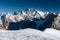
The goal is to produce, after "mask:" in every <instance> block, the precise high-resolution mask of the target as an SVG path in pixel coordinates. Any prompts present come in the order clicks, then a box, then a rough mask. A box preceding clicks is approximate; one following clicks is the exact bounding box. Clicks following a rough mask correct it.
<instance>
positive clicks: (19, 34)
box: [0, 29, 60, 40]
mask: <svg viewBox="0 0 60 40" xmlns="http://www.w3.org/2000/svg"><path fill="white" fill-rule="evenodd" d="M52 31H53V30H52ZM0 40H60V37H56V36H53V35H50V34H49V33H46V32H41V31H39V30H35V29H22V30H15V31H9V30H0Z"/></svg>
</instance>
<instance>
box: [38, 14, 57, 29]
mask: <svg viewBox="0 0 60 40" xmlns="http://www.w3.org/2000/svg"><path fill="white" fill-rule="evenodd" d="M55 17H57V15H54V14H53V13H50V14H49V15H48V16H47V17H46V18H45V19H44V22H43V23H42V24H41V25H40V26H39V28H38V29H39V30H45V29H46V28H51V26H52V22H54V18H55Z"/></svg>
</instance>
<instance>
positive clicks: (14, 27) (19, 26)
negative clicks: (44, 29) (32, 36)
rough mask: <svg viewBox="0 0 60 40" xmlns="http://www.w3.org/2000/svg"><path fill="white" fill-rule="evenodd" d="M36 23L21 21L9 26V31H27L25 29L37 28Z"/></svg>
mask: <svg viewBox="0 0 60 40" xmlns="http://www.w3.org/2000/svg"><path fill="white" fill-rule="evenodd" d="M35 27H36V23H34V22H33V21H29V20H27V21H20V22H16V23H15V22H10V23H9V26H8V30H19V29H25V28H35Z"/></svg>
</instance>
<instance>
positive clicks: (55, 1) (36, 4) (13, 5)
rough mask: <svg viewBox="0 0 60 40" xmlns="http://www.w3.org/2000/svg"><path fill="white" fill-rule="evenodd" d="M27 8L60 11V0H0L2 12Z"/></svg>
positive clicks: (0, 10)
mask: <svg viewBox="0 0 60 40" xmlns="http://www.w3.org/2000/svg"><path fill="white" fill-rule="evenodd" d="M26 8H36V9H38V10H43V11H54V12H59V11H60V0H0V12H8V11H9V12H14V11H16V10H24V9H26Z"/></svg>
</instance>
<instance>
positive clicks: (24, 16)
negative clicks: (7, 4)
mask: <svg viewBox="0 0 60 40" xmlns="http://www.w3.org/2000/svg"><path fill="white" fill-rule="evenodd" d="M59 22H60V14H57V13H54V12H44V11H40V10H37V9H33V8H30V9H29V8H28V9H25V10H17V11H15V12H14V13H13V14H12V13H9V12H8V13H5V14H0V29H7V30H19V29H25V28H33V29H38V30H45V29H46V28H54V29H57V30H60V27H59V24H60V23H59Z"/></svg>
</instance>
